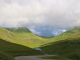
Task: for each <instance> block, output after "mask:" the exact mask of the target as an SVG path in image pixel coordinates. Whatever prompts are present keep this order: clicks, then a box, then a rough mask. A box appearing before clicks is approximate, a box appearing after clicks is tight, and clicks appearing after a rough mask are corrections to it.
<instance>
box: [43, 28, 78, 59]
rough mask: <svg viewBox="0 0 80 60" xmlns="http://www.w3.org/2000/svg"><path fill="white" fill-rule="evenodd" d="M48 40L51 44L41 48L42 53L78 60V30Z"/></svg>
mask: <svg viewBox="0 0 80 60" xmlns="http://www.w3.org/2000/svg"><path fill="white" fill-rule="evenodd" d="M50 39H52V41H51V43H49V44H46V45H44V46H42V50H43V52H45V53H47V54H58V55H60V56H63V57H67V58H69V59H72V60H80V28H78V27H77V28H74V29H72V30H70V31H67V32H65V33H63V34H61V35H60V36H57V37H54V38H50Z"/></svg>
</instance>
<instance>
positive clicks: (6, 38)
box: [0, 27, 44, 60]
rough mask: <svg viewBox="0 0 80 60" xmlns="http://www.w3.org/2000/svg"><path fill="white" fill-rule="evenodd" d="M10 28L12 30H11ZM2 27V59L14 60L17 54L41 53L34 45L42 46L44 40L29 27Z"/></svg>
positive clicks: (0, 28)
mask: <svg viewBox="0 0 80 60" xmlns="http://www.w3.org/2000/svg"><path fill="white" fill-rule="evenodd" d="M9 29H10V30H9ZM13 30H14V29H12V28H3V27H0V60H14V59H13V58H14V57H16V56H27V55H28V56H29V55H40V54H42V53H41V52H39V51H36V50H34V49H33V48H34V47H37V46H40V45H41V44H42V43H43V42H44V41H42V39H41V38H40V37H38V36H36V35H34V34H33V33H31V32H30V31H29V30H28V29H27V28H25V29H24V28H22V27H21V28H18V29H16V30H15V31H13Z"/></svg>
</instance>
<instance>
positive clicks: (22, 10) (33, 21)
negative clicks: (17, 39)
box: [0, 0, 80, 28]
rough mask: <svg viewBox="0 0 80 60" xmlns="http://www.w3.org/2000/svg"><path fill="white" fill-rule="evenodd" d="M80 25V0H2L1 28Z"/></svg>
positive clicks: (0, 7) (0, 11)
mask: <svg viewBox="0 0 80 60" xmlns="http://www.w3.org/2000/svg"><path fill="white" fill-rule="evenodd" d="M22 25H27V26H30V27H33V26H38V25H39V26H51V27H57V28H70V27H74V26H79V25H80V0H0V26H11V27H18V26H22Z"/></svg>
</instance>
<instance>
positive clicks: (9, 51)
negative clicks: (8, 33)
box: [0, 39, 42, 60]
mask: <svg viewBox="0 0 80 60" xmlns="http://www.w3.org/2000/svg"><path fill="white" fill-rule="evenodd" d="M39 54H42V53H41V52H39V51H35V50H33V49H31V48H29V47H26V46H22V45H19V44H14V43H10V42H7V41H4V40H2V39H0V60H1V59H2V60H12V57H16V56H27V55H39Z"/></svg>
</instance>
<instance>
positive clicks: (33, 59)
mask: <svg viewBox="0 0 80 60" xmlns="http://www.w3.org/2000/svg"><path fill="white" fill-rule="evenodd" d="M15 60H45V59H41V58H38V56H20V57H16V58H15ZM48 60H49V59H48Z"/></svg>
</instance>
